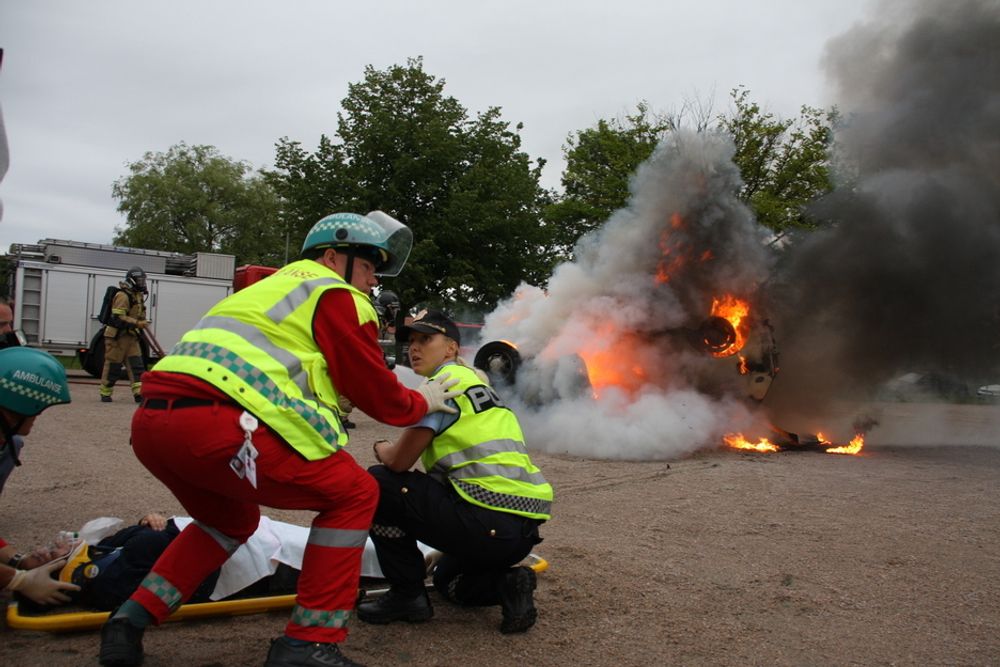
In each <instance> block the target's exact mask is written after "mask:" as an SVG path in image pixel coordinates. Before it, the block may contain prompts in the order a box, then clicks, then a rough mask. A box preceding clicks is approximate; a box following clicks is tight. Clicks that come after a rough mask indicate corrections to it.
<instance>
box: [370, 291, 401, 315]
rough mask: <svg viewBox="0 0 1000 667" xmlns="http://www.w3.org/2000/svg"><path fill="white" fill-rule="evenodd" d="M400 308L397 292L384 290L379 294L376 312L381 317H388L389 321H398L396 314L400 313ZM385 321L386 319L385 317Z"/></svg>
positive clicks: (376, 301) (376, 300)
mask: <svg viewBox="0 0 1000 667" xmlns="http://www.w3.org/2000/svg"><path fill="white" fill-rule="evenodd" d="M399 308H400V302H399V297H398V296H396V293H395V292H390V291H389V290H387V289H384V290H382V291H381V292H379V293H378V297H376V299H375V310H376V311H377V312H378V313H379V314H380V315H385V316H388V318H389V321H390V322H392V321H393V320H395V319H396V313H398V312H399ZM383 319H385V318H384V317H383Z"/></svg>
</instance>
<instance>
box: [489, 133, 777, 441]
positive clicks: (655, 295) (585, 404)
mask: <svg viewBox="0 0 1000 667" xmlns="http://www.w3.org/2000/svg"><path fill="white" fill-rule="evenodd" d="M732 154H733V146H732V144H731V142H730V141H729V140H728V139H726V138H724V137H721V136H717V135H709V134H695V133H688V132H677V133H674V134H673V135H672V136H671V138H670V139H669V140H667V141H666V142H665V143H663V144H662V145H661V146H659V147H658V148H657V150H656V152H655V153H654V155H653V156H652V157H651V158H650V160H649V161H647V162H646V163H645V164H644V165H642V166H641V167H640V168H639V170H638V171H637V173H636V174H635V176H634V178H633V179H632V183H631V192H632V196H631V198H630V200H629V204H628V206H627V207H626V208H623V209H621V210H619V211H617V212H616V213H615V214H614V215H613V216H612V217H611V218H610V219H609V220H608V221H607V222H606V223H605V224H604V225H603V226H602V227H601V229H600V230H598V232H596V233H595V234H592V235H590V236H587V237H585V238H584V239H582V240H581V242H580V243H579V244H578V247H577V249H576V260H575V261H574V262H572V263H566V264H563V265H561V266H559V267H558V268H557V269H556V271H555V272H554V273H553V275H552V278H551V279H550V281H549V284H548V289H547V290H546V291H544V292H543V291H542V290H541V289H538V288H534V287H529V286H526V285H522V286H521V287H520V288H519V289H518V290H517V292H516V293H515V295H514V296H513V297H512V298H511V299H510V300H509V301H507V302H505V303H502V304H501V305H500V306H499V307H498V308H497V310H495V311H494V312H493V313H491V314H490V315H489V316H488V317H487V319H486V326H485V328H484V330H483V340H496V339H505V340H511V341H516V343H517V345H518V348H519V350H520V353H521V354H522V356H524V357H527V358H532V359H538V360H539V361H538V365H537V366H534V367H531V368H527V367H525V368H522V371H521V372H519V374H518V384H519V385H520V386H521V387H522V388H525V387H529V388H530V387H532V386H541V385H546V386H555V387H556V392H555V394H556V395H557V396H558V397H561V399H562V400H558V401H552V400H551V399H552V398H553V397H552V396H545V398H546V399H547V400H546V404H545V406H544V408H542V409H541V410H537V411H536V410H533V409H531V408H530V406H522V409H520V410H519V414H521V415H522V419H523V421H524V424H525V427H526V429H527V430H528V431H529V437H530V438H531V441H532V444H533V446H535V447H539V448H544V449H548V450H550V451H572V452H574V453H580V454H587V455H600V456H606V457H621V458H640V459H650V458H671V457H676V456H677V455H680V454H683V453H685V452H689V451H691V450H693V449H695V448H697V447H700V446H703V445H705V444H706V443H709V442H716V441H718V438H719V436H720V435H721V433H722V431H723V430H725V429H727V428H731V426H732V424H733V423H735V422H742V421H745V420H746V419H747V418H748V417H747V413H746V411H745V408H744V407H743V406H742V404H741V403H740V402H738V401H736V400H733V399H731V398H726V397H724V396H721V395H710V394H708V393H705V392H704V391H699V389H701V388H700V387H696V386H694V385H693V384H692V382H691V380H690V378H691V377H692V376H701V375H704V373H703V371H704V370H705V369H704V368H703V367H704V366H706V365H718V364H720V363H725V365H726V374H727V375H735V374H736V372H735V365H734V364H735V361H733V360H730V361H729V362H719V360H717V359H711V358H706V357H705V355H704V354H699V353H695V352H694V351H693V350H691V349H689V346H687V345H686V344H685V343H684V341H683V340H679V339H677V340H675V338H676V332H678V331H681V330H684V329H685V328H686V327H691V326H697V324H699V323H700V322H701V321H702V320H703V319H704V318H705V317H706V315H707V314H708V313H709V311H710V308H711V305H712V298H713V296H715V295H719V294H722V293H727V292H736V293H738V294H746V293H747V292H749V291H752V290H753V288H754V287H755V286H756V285H758V284H759V283H760V282H761V281H762V280H763V279H764V278H765V277H766V276H767V270H768V261H769V260H768V255H767V252H766V249H765V246H764V243H763V240H764V237H765V234H764V232H763V230H761V229H760V228H759V227H758V225H757V224H756V222H755V221H754V220H753V217H752V215H751V213H750V211H749V210H748V209H747V208H746V207H745V206H744V205H743V204H742V203H741V202H740V201H739V200H738V199H737V198H736V193H737V191H738V188H739V183H740V180H739V173H738V171H737V170H736V168H735V166H734V165H733V163H732ZM658 275H659V276H660V279H659V280H657V276H658ZM577 354H579V355H581V356H585V357H586V358H587V359H588V370H589V371H590V374H591V378H592V379H594V378H595V377H596V374H597V373H599V372H603V373H609V374H612V375H614V376H615V378H616V380H617V381H616V382H615V383H614V384H616V385H621V386H609V387H606V388H602V389H601V400H600V401H593V400H590V397H589V396H584V397H576V396H573V395H572V393H571V391H570V387H569V386H568V385H570V384H572V378H573V372H572V369H567V368H565V366H560V363H561V362H562V361H564V360H565V359H566V358H567V357H568V356H571V355H577ZM542 376H544V377H542Z"/></svg>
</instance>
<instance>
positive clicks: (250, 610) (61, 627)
mask: <svg viewBox="0 0 1000 667" xmlns="http://www.w3.org/2000/svg"><path fill="white" fill-rule="evenodd" d="M523 564H524V565H527V566H528V567H530V568H531V569H532V570H534V571H535V572H544V571H545V570H547V569H548V568H549V562H548V561H547V560H545V559H544V558H542V557H541V556H539V555H537V554H529V555H528V557H527V558H526V559H525V560H524V561H523ZM385 590H387V589H372V590H368V591H367V594H368V595H371V594H373V593H380V592H384V591H385ZM294 604H295V596H294V595H274V596H271V597H266V598H246V599H242V600H220V601H218V602H200V603H197V604H185V605H181V606H180V608H178V609H177V611H175V612H174V613H173V614H171V615H170V617H169V618H167V621H168V622H172V621H189V620H192V619H198V618H208V617H214V616H244V615H246V614H260V613H263V612H265V611H278V610H281V609H289V608H291V607H292V606H293V605H294ZM110 614H111V612H107V611H67V612H61V613H52V614H45V615H42V616H25V615H22V614H20V613H19V612H18V608H17V603H16V602H11V603H10V604H9V605H8V606H7V627H9V628H14V629H16V630H35V631H39V632H76V631H80V630H96V629H97V628H99V627H101V626H102V625H104V622H105V621H106V620H108V616H110Z"/></svg>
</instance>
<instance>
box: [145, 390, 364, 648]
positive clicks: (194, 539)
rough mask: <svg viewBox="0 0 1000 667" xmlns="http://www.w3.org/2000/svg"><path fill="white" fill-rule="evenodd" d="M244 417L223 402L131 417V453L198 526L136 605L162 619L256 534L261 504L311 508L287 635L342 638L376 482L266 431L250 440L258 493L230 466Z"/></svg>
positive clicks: (350, 464) (348, 464) (341, 461)
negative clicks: (312, 458)
mask: <svg viewBox="0 0 1000 667" xmlns="http://www.w3.org/2000/svg"><path fill="white" fill-rule="evenodd" d="M242 412H243V410H242V408H239V407H238V406H235V405H232V404H225V403H223V404H215V405H208V406H197V407H170V408H167V409H160V410H155V409H150V408H145V407H143V408H140V409H138V410H136V412H135V416H134V417H133V418H132V447H133V449H134V450H135V455H136V456H137V457H138V459H139V460H140V461H141V462H142V464H143V465H144V466H146V468H148V469H149V471H150V472H151V473H153V475H155V476H156V477H157V479H159V480H160V481H161V482H163V483H164V484H165V485H166V486H167V487H168V488H169V489H170V490H171V492H173V494H174V495H175V496H176V497H177V500H178V501H180V503H181V505H183V506H184V509H185V510H186V511H187V513H188V514H190V515H191V517H192V518H194V519H195V521H194V522H193V523H192V524H191V525H189V526H188V527H187V528H185V529H184V530H183V531H182V532H181V534H180V535H179V536H178V537H177V539H175V540H174V541H173V542H172V543H171V544H170V546H169V547H168V548H167V550H166V551H165V552H164V553H163V555H162V556H160V558H159V560H157V562H156V564H155V565H154V566H153V569H152V571H151V572H150V574H149V576H147V577H146V580H145V581H143V584H142V585H141V586H140V587H139V588H138V589H137V590H136V592H135V593H133V595H132V599H133V600H135V601H136V602H138V603H139V604H141V605H142V606H143V607H145V608H146V610H147V611H149V612H150V613H151V614H152V615H153V617H154V618H155V619H156V622H157V623H159V622H162V621H163V620H164V619H165V618H166V617H167V616H169V615H170V613H171V612H172V611H173V610H174V609H175V608H176V607H177V606H179V605H180V604H181V603H182V602H183V601H184V600H187V599H188V598H189V597H190V596H191V594H192V593H193V592H194V591H195V589H196V588H197V587H198V585H199V584H200V583H201V582H202V580H204V579H205V577H207V576H208V575H209V574H210V573H211V572H212V571H214V570H215V569H217V568H219V567H220V566H221V565H222V564H223V563H224V562H225V561H226V559H228V558H229V556H230V554H231V553H232V552H233V551H234V550H235V549H236V547H237V546H238V545H239V544H242V543H243V542H245V541H246V540H247V539H248V538H249V537H250V535H252V534H253V532H254V531H255V530H256V528H257V524H258V522H259V520H260V508H259V505H267V506H269V507H277V508H281V509H305V510H313V511H316V512H318V514H317V516H316V517H315V519H314V520H313V523H312V529H311V531H310V535H309V541H308V543H307V545H306V549H305V556H304V560H303V563H302V574H301V576H300V577H299V582H298V595H297V597H296V607H295V610H294V611H293V613H292V619H291V621H290V622H289V624H288V626H287V628H286V630H285V634H287V635H288V636H290V637H295V638H297V639H304V640H307V641H313V642H340V641H343V640H344V638H345V637H346V636H347V627H346V623H347V619H348V618H349V617H350V616H351V613H352V610H353V609H354V603H355V600H356V598H357V590H358V579H359V577H360V573H361V555H362V552H363V550H364V543H365V539H366V538H367V535H368V528H369V527H370V525H371V520H372V516H373V514H374V513H375V507H376V506H377V504H378V484H377V483H376V482H375V480H374V479H373V478H372V477H371V475H369V474H368V473H367V472H366V471H365V470H364V469H362V468H361V467H360V466H358V464H357V463H356V462H355V461H354V458H353V457H351V455H350V454H348V453H347V452H345V451H343V450H341V451H339V452H337V453H336V454H334V455H332V456H329V457H327V458H325V459H321V460H319V461H307V460H306V459H305V458H304V457H302V456H301V455H300V454H298V453H297V452H295V451H294V450H293V449H292V448H291V447H290V446H289V445H288V444H286V443H285V442H284V441H282V440H281V439H280V438H278V437H277V436H275V435H274V434H273V433H272V432H271V431H270V430H269V429H267V428H266V427H265V426H264V425H263V424H262V425H261V426H260V427H259V428H258V429H257V431H256V432H255V433H254V434H253V444H254V446H255V447H256V448H257V450H258V452H259V455H258V457H257V488H256V489H255V488H254V487H253V486H252V485H251V484H250V482H249V481H248V480H247V479H240V478H239V477H238V476H237V475H236V474H235V473H234V472H233V470H232V469H231V468H230V466H229V461H230V459H231V458H232V457H233V456H234V455H235V454H236V452H237V450H238V449H239V448H240V447H241V446H242V444H243V437H244V436H243V431H242V429H241V428H240V426H239V416H240V414H242Z"/></svg>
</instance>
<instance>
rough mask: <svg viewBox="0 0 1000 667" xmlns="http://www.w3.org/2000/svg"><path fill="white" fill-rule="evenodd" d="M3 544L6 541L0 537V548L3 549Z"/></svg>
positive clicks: (4, 544)
mask: <svg viewBox="0 0 1000 667" xmlns="http://www.w3.org/2000/svg"><path fill="white" fill-rule="evenodd" d="M5 546H7V543H6V542H4V541H3V538H2V537H0V549H3V548H4V547H5Z"/></svg>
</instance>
